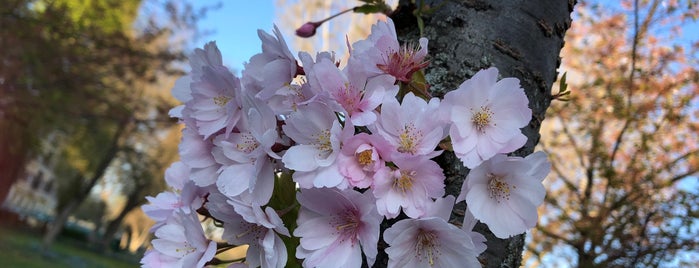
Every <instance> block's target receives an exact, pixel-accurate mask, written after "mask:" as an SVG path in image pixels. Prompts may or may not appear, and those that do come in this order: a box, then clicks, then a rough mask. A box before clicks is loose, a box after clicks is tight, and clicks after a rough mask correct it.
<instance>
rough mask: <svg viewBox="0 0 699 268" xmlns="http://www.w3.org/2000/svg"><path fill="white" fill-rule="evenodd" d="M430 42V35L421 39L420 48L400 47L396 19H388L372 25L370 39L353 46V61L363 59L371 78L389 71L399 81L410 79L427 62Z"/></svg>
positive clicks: (363, 64) (365, 68) (362, 61)
mask: <svg viewBox="0 0 699 268" xmlns="http://www.w3.org/2000/svg"><path fill="white" fill-rule="evenodd" d="M427 42H428V41H427V38H420V40H419V43H420V49H417V48H416V47H411V46H403V47H401V46H400V44H399V43H398V38H397V37H396V29H395V26H394V25H393V21H392V20H391V19H386V21H385V22H384V21H379V22H377V23H376V24H374V25H373V26H372V27H371V34H370V35H369V36H368V37H367V39H365V40H360V41H357V42H355V43H354V44H353V45H352V52H351V53H352V56H351V57H350V62H355V61H356V62H360V63H361V65H362V66H363V67H362V69H364V70H365V72H366V73H367V76H369V77H373V76H376V75H380V74H389V75H391V76H392V77H394V78H395V79H397V80H400V81H403V82H409V81H410V80H411V79H412V75H413V73H414V72H416V71H417V70H419V69H422V68H425V67H427V65H428V62H427V61H426V60H425V57H426V56H427Z"/></svg>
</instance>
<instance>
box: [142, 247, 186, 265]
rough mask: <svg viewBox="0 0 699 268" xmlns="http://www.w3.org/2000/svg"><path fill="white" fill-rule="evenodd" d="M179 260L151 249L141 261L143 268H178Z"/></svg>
mask: <svg viewBox="0 0 699 268" xmlns="http://www.w3.org/2000/svg"><path fill="white" fill-rule="evenodd" d="M177 261H178V259H177V258H175V257H170V256H168V255H165V254H163V253H160V252H158V251H157V250H154V249H149V250H148V251H146V253H145V254H143V258H142V259H141V267H142V268H168V267H176V265H177Z"/></svg>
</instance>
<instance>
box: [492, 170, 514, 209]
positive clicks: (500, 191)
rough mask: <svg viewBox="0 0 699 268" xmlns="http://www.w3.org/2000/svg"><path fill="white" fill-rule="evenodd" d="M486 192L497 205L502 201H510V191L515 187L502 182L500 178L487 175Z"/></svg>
mask: <svg viewBox="0 0 699 268" xmlns="http://www.w3.org/2000/svg"><path fill="white" fill-rule="evenodd" d="M487 176H488V179H489V180H488V192H489V193H490V198H492V199H495V201H497V202H498V203H500V200H502V199H507V200H509V199H510V192H511V190H513V189H515V188H517V186H515V185H510V184H509V183H507V182H506V181H504V180H503V179H502V178H501V177H498V176H496V175H495V174H493V173H488V175H487Z"/></svg>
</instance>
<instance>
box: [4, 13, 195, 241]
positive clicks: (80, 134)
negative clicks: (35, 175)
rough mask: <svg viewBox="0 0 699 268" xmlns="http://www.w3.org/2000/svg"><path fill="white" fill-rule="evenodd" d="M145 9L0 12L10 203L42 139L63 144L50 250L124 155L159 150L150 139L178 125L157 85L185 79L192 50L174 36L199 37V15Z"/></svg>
mask: <svg viewBox="0 0 699 268" xmlns="http://www.w3.org/2000/svg"><path fill="white" fill-rule="evenodd" d="M141 4H142V3H141V1H140V0H131V1H113V0H102V1H73V0H61V1H40V0H16V1H9V2H8V3H4V4H3V6H2V7H1V8H0V12H1V13H2V16H1V17H0V19H1V20H0V50H2V51H3V52H4V53H3V56H2V57H3V64H0V86H1V87H0V90H2V91H0V92H1V93H2V101H0V108H2V109H1V110H0V111H1V112H0V127H2V129H3V132H4V133H3V135H2V136H0V153H1V154H2V157H0V170H1V172H2V173H1V174H0V175H2V177H1V178H0V182H1V183H2V185H1V187H0V198H1V199H2V200H4V196H5V194H6V192H7V190H8V189H9V186H10V185H11V184H12V182H13V181H14V180H15V179H16V178H17V177H18V176H19V174H20V172H21V170H22V169H23V167H24V161H26V159H28V158H30V157H34V156H35V154H36V153H37V152H38V149H37V147H38V146H37V145H35V144H38V142H37V141H38V140H41V139H43V138H45V137H47V136H59V137H61V138H59V139H56V143H55V144H54V146H55V147H56V148H57V149H56V150H54V151H55V152H56V157H57V158H58V161H56V166H55V167H54V168H55V169H56V170H58V172H57V175H58V176H57V178H58V180H59V182H58V184H59V189H60V191H59V202H58V203H59V204H58V208H57V209H58V210H57V211H58V212H57V213H56V217H55V218H54V220H53V222H52V223H51V224H50V225H49V226H48V227H49V228H48V229H47V232H46V235H45V237H44V244H45V245H49V244H51V242H52V241H53V239H54V238H55V237H56V235H57V234H58V233H59V232H60V230H61V229H62V227H63V224H64V223H65V220H66V219H67V218H68V216H69V215H70V214H71V213H73V212H74V211H75V209H76V208H77V207H79V205H80V203H82V201H84V200H85V199H86V198H87V197H88V195H89V194H90V192H91V190H92V188H93V186H95V185H96V183H97V181H98V180H99V179H100V178H102V176H103V175H104V174H105V172H106V170H107V168H108V167H110V166H111V165H112V164H113V162H114V159H117V158H119V157H122V155H124V153H122V152H124V151H134V152H145V151H147V150H152V149H153V147H152V146H153V145H148V141H147V140H157V137H158V136H160V137H162V136H163V134H162V133H161V132H164V131H163V129H167V128H166V127H163V124H162V123H168V124H167V126H169V127H170V126H172V124H171V122H169V119H167V118H166V114H167V109H169V108H170V107H172V106H173V102H172V99H171V97H169V92H168V91H167V90H162V88H163V87H162V86H159V87H158V89H159V90H155V87H154V86H153V85H154V83H155V82H163V81H166V82H167V81H168V79H169V80H170V82H172V81H173V80H174V79H173V75H174V74H180V73H181V72H180V71H179V70H177V69H176V68H174V66H173V62H175V61H177V60H181V59H183V58H184V57H183V55H182V53H181V49H183V48H184V47H183V46H182V44H173V43H172V42H171V41H172V40H170V37H172V36H173V35H172V31H173V29H182V28H186V29H194V28H193V24H194V23H195V22H196V18H197V17H198V16H197V15H196V14H194V13H193V11H192V10H191V8H188V7H187V5H185V4H182V3H179V2H170V1H166V2H164V3H163V4H164V7H163V8H162V10H164V13H166V14H168V16H167V18H168V21H165V22H163V21H157V20H156V19H155V17H147V15H149V14H147V13H146V17H137V14H138V11H139V7H140V6H141ZM158 15H161V14H158ZM137 18H138V19H137ZM188 27H189V28H188ZM156 130H158V131H160V132H156ZM5 131H6V133H7V135H5ZM56 133H58V134H56ZM136 133H148V134H140V138H138V137H139V136H138V135H134V134H136ZM146 137H147V138H146ZM154 138H156V139H154ZM149 156H153V154H149ZM155 157H162V156H155ZM129 159H131V161H132V162H135V161H134V160H133V158H129ZM138 161H141V162H142V163H147V162H148V161H147V159H139V160H138Z"/></svg>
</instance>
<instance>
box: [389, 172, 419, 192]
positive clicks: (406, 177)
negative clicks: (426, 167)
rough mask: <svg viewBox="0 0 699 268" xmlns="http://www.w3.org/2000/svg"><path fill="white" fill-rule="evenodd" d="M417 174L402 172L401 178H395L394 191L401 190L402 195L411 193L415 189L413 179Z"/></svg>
mask: <svg viewBox="0 0 699 268" xmlns="http://www.w3.org/2000/svg"><path fill="white" fill-rule="evenodd" d="M416 174H417V172H415V171H414V170H413V171H410V172H405V171H401V173H400V177H395V178H394V180H393V189H395V190H400V191H401V192H402V193H406V192H408V191H410V190H411V189H412V188H413V180H414V179H415V178H413V177H414V176H415V175H416Z"/></svg>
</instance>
